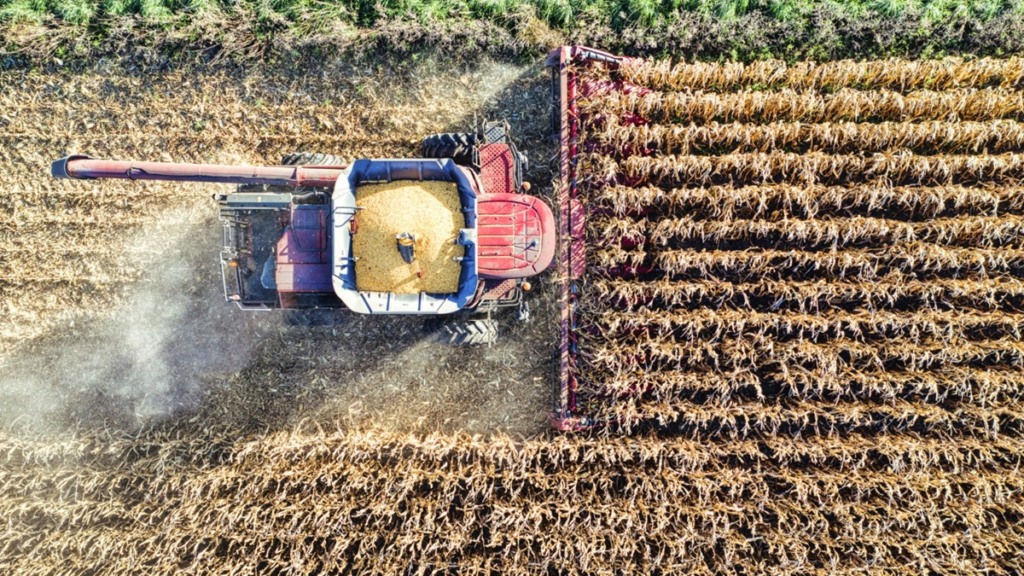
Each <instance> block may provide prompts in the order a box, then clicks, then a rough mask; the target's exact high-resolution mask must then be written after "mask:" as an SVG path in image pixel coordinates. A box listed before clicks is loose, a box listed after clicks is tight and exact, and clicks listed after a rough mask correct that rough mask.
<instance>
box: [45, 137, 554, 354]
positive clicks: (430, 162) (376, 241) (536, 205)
mask: <svg viewBox="0 0 1024 576" xmlns="http://www.w3.org/2000/svg"><path fill="white" fill-rule="evenodd" d="M423 152H424V155H425V156H426V158H424V159H361V160H356V161H354V162H352V163H351V164H347V163H345V162H344V161H342V160H341V159H340V158H337V157H334V156H329V155H326V154H290V155H288V156H286V157H285V158H284V159H283V160H282V165H281V166H263V167H252V166H223V165H202V164H173V163H160V162H130V161H107V160H95V159H92V158H89V157H87V156H81V155H72V156H68V157H66V158H62V159H60V160H58V161H56V162H54V164H53V167H52V173H53V175H54V176H56V177H60V178H79V179H94V178H117V179H130V180H165V181H192V182H209V183H222V184H236V185H237V186H238V187H237V190H236V191H235V192H233V193H229V194H219V195H215V196H214V198H215V199H216V200H217V202H218V204H219V205H220V216H221V222H222V225H223V242H222V248H221V258H220V259H221V269H222V274H223V281H224V293H225V297H226V298H227V299H228V300H229V301H231V302H234V303H236V304H237V305H238V306H239V307H240V308H243V309H247V310H270V309H284V310H286V311H288V312H290V313H292V314H294V315H295V316H293V318H297V320H298V321H308V318H309V316H308V314H309V313H311V312H312V313H322V312H321V311H325V310H332V309H339V310H343V309H347V310H351V311H354V312H358V313H363V314H409V315H424V316H454V317H453V318H451V319H448V320H446V321H445V322H444V323H442V325H441V326H440V328H439V331H438V335H439V337H440V338H441V339H443V340H445V341H448V342H451V343H456V344H481V343H491V342H493V341H494V340H495V339H496V337H497V323H496V320H494V319H493V318H491V313H492V312H493V311H495V310H497V309H500V308H510V307H512V308H518V310H519V317H520V318H521V319H525V318H527V317H528V315H529V308H528V305H527V303H526V301H525V299H524V293H525V292H526V291H527V290H528V289H529V287H530V284H529V282H528V281H527V280H526V279H527V278H529V277H531V276H533V275H536V274H539V273H540V272H543V271H544V270H545V269H546V268H547V267H548V266H549V264H550V263H551V260H552V258H553V255H554V252H555V230H554V218H553V215H552V213H551V210H550V208H548V207H547V205H546V204H544V202H543V201H542V200H540V199H539V198H536V197H533V196H529V195H527V194H524V192H525V190H526V189H528V187H529V186H528V184H525V183H524V182H523V173H524V171H525V169H526V167H527V165H526V156H525V155H524V154H522V153H520V152H519V151H518V150H517V149H516V147H515V146H514V145H513V143H512V140H511V139H510V137H509V134H508V125H507V124H505V123H504V122H491V123H487V124H486V125H485V126H484V129H483V131H482V133H481V134H472V133H469V134H438V135H435V136H430V137H428V138H426V139H425V140H424V141H423ZM364 199H365V202H364Z"/></svg>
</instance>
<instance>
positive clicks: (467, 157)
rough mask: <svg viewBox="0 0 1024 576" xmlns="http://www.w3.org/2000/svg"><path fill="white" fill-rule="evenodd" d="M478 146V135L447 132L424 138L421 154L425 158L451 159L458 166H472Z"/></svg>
mask: <svg viewBox="0 0 1024 576" xmlns="http://www.w3.org/2000/svg"><path fill="white" fill-rule="evenodd" d="M476 146H477V136H476V134H472V133H469V132H446V133H444V134H432V135H430V136H427V137H426V138H424V139H423V143H422V145H421V146H420V152H421V153H422V155H423V157H424V158H451V159H452V160H455V162H456V163H458V164H472V163H473V151H474V150H475V149H476Z"/></svg>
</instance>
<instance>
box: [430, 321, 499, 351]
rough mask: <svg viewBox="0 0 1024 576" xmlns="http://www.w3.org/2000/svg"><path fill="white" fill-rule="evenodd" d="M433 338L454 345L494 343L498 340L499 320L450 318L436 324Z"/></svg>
mask: <svg viewBox="0 0 1024 576" xmlns="http://www.w3.org/2000/svg"><path fill="white" fill-rule="evenodd" d="M431 336H432V338H433V339H434V340H435V341H437V342H441V343H444V344H451V345H453V346H476V345H480V344H494V343H495V342H497V341H498V321H497V320H493V319H491V318H471V319H450V320H444V321H442V322H440V323H439V324H438V325H436V326H435V327H434V329H433V331H432V334H431Z"/></svg>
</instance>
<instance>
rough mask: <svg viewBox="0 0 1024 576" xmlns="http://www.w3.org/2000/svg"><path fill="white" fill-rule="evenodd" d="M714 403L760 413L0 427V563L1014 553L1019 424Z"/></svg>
mask: <svg viewBox="0 0 1024 576" xmlns="http://www.w3.org/2000/svg"><path fill="white" fill-rule="evenodd" d="M905 409H907V410H911V411H913V410H914V408H913V405H911V406H910V407H909V408H905ZM704 411H706V412H708V414H704ZM716 411H718V412H725V411H731V412H732V413H733V415H734V416H736V417H742V416H743V414H744V413H748V414H752V413H756V414H759V416H758V417H757V420H756V421H755V420H751V421H749V423H748V424H747V425H746V426H748V427H749V428H750V430H748V431H746V432H741V431H736V437H735V438H733V439H727V438H726V437H724V436H723V435H722V434H716V435H714V436H715V438H716V440H714V441H707V440H703V439H688V438H681V437H678V438H674V439H664V440H656V439H633V438H611V439H590V440H586V439H572V438H565V437H562V438H550V439H536V440H530V441H527V442H518V443H517V442H512V441H509V440H503V439H500V438H498V439H492V440H489V441H481V440H477V439H473V438H469V437H466V436H458V435H456V436H452V435H428V436H423V437H404V436H401V437H397V436H388V435H381V434H356V433H340V432H339V433H324V432H323V431H313V432H308V433H293V434H276V435H271V436H267V437H263V438H260V439H259V440H252V441H247V442H246V441H242V442H233V441H232V439H230V438H228V437H225V436H222V435H218V434H210V435H206V436H204V435H203V434H199V435H196V436H193V437H190V438H188V439H182V438H177V437H175V436H173V435H170V434H167V435H150V436H149V437H147V438H145V439H141V438H134V439H132V438H92V439H76V440H69V441H65V442H61V443H58V444H53V443H48V444H37V443H33V442H30V441H25V440H20V439H13V438H3V439H2V445H3V447H4V449H3V450H2V451H0V471H2V472H3V475H2V476H0V494H2V498H0V511H2V513H3V516H4V518H5V519H6V522H5V524H6V526H5V527H4V528H3V529H2V530H3V535H4V537H3V538H2V539H0V558H4V559H6V562H5V563H4V571H5V572H7V573H11V574H25V573H48V574H83V573H94V572H102V573H126V574H127V573H137V572H138V571H139V570H140V569H143V568H144V569H145V571H147V572H150V573H162V574H171V573H176V574H180V573H185V574H191V573H204V574H205V573H211V574H228V573H244V574H252V573H261V574H269V573H275V574H316V573H357V574H455V573H458V574H493V573H502V574H537V573H557V574H575V573H583V574H599V573H600V574H604V573H621V574H652V573H664V574H713V573H726V572H727V573H732V572H735V571H745V572H750V573H764V572H773V573H774V572H793V571H795V572H801V573H808V572H814V573H822V574H836V573H848V572H859V571H861V570H863V569H864V568H869V569H870V570H871V571H872V572H876V573H879V572H880V573H885V572H892V573H896V572H900V573H903V572H910V573H919V572H920V573H929V572H934V573H951V572H962V573H971V572H974V571H976V570H979V569H989V570H991V571H995V572H998V571H999V569H1000V568H1005V567H1007V566H1012V565H1015V563H1016V561H1017V560H1019V558H1020V556H1019V555H1020V551H1021V541H1022V538H1024V529H1022V525H1021V522H1020V506H1021V493H1022V490H1024V477H1022V476H1021V475H1020V474H1018V473H1016V471H1015V470H1016V468H1017V467H1019V466H1020V464H1021V455H1022V454H1024V445H1022V444H1021V439H1020V438H1019V436H1016V435H1012V434H1004V435H998V436H996V437H979V436H974V435H963V436H961V437H958V438H957V439H956V441H951V440H950V439H949V438H944V437H942V436H941V435H917V436H915V435H900V434H883V435H875V436H872V435H858V434H855V435H848V436H840V435H834V434H833V435H830V434H825V433H818V434H815V433H812V427H811V426H809V425H806V424H805V425H803V430H804V433H805V436H804V437H802V438H795V437H794V436H793V435H792V434H790V433H787V432H786V431H783V432H781V433H776V434H769V433H768V431H767V430H766V431H762V432H758V431H757V429H756V427H757V426H758V424H757V422H758V421H761V420H765V419H768V418H771V417H775V418H778V417H779V416H777V415H770V411H768V410H764V409H763V408H761V409H760V410H758V409H755V408H753V407H751V406H746V407H744V406H739V405H734V406H733V407H731V408H726V407H721V408H704V409H703V410H697V411H696V412H695V413H694V418H701V419H704V418H707V419H711V418H714V416H712V415H711V414H710V413H711V412H716ZM807 416H808V417H811V415H810V414H808V415H807ZM847 417H848V418H849V417H852V416H847ZM129 527H130V529H128V530H126V528H129Z"/></svg>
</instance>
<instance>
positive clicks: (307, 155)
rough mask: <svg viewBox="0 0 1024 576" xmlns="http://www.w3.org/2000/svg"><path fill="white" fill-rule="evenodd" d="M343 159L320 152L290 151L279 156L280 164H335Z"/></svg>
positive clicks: (343, 161)
mask: <svg viewBox="0 0 1024 576" xmlns="http://www.w3.org/2000/svg"><path fill="white" fill-rule="evenodd" d="M344 163H345V160H344V159H342V158H338V157H337V156H332V155H330V154H322V153H320V152H292V153H291V154H287V155H285V157H284V158H281V165H282V166H337V165H339V164H344Z"/></svg>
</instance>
